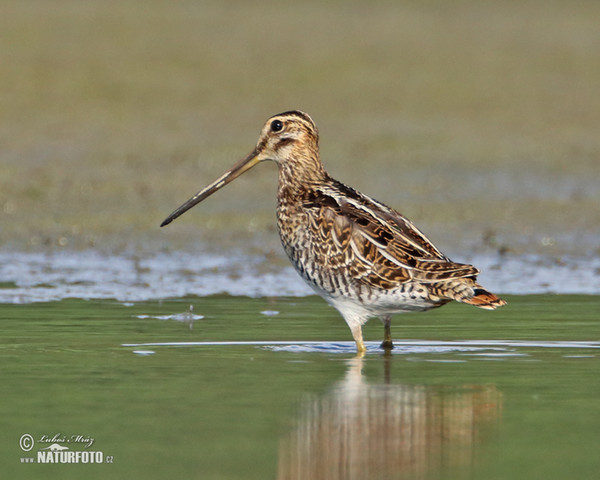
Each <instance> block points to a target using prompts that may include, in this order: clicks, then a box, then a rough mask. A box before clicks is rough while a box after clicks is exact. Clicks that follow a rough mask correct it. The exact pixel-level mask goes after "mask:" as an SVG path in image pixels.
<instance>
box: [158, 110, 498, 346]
mask: <svg viewBox="0 0 600 480" xmlns="http://www.w3.org/2000/svg"><path fill="white" fill-rule="evenodd" d="M265 160H271V161H273V162H275V163H276V164H277V165H278V167H279V185H278V191H277V226H278V229H279V236H280V237H281V243H282V244H283V248H284V250H285V252H286V253H287V255H288V257H289V258H290V260H291V262H292V264H293V265H294V267H295V268H296V270H297V271H298V273H299V274H300V276H301V277H302V278H303V279H304V280H305V281H306V282H307V283H308V284H309V285H310V286H311V287H312V288H313V289H314V290H315V291H316V292H317V293H318V294H319V295H321V296H322V297H323V298H324V299H325V300H326V301H327V302H328V303H329V304H330V305H332V306H333V307H335V308H336V309H337V310H338V311H339V312H340V313H341V314H342V316H343V317H344V320H345V321H346V323H347V324H348V326H349V327H350V330H351V331H352V336H353V337H354V341H355V342H356V348H357V351H358V353H359V354H362V353H364V352H365V350H366V349H365V345H364V342H363V336H362V325H363V324H364V323H365V322H366V321H367V320H368V319H369V318H370V317H379V318H380V319H381V321H382V322H383V325H384V327H385V332H384V340H383V343H382V344H381V347H382V348H384V349H391V348H393V343H392V335H391V330H390V323H391V315H392V314H395V313H402V312H414V311H423V310H429V309H431V308H435V307H440V306H442V305H444V304H446V303H448V302H450V301H451V300H456V301H458V302H462V303H468V304H470V305H474V306H476V307H480V308H484V309H487V310H494V309H496V308H497V307H501V306H502V305H505V304H506V302H505V301H504V300H502V299H500V298H498V297H497V296H496V295H494V294H493V293H490V292H488V291H487V290H485V289H484V288H483V287H482V286H481V285H479V283H477V280H476V279H477V274H478V273H479V270H477V268H475V267H474V266H472V265H467V264H463V263H455V262H453V261H452V260H450V259H449V258H448V257H446V256H445V255H443V254H442V253H441V252H440V251H439V250H438V249H437V248H436V247H435V246H434V245H433V244H432V243H431V242H430V241H429V239H428V238H427V237H426V236H425V235H424V234H423V233H421V232H420V231H419V230H418V229H417V227H415V226H414V225H413V224H412V222H410V220H408V219H407V218H405V217H404V216H402V215H401V214H400V213H398V212H396V211H395V210H393V209H391V208H389V207H387V206H386V205H384V204H382V203H379V202H378V201H376V200H374V199H372V198H370V197H368V196H366V195H364V194H362V193H360V192H357V191H356V190H354V189H352V188H350V187H348V186H346V185H344V184H343V183H341V182H338V181H337V180H334V179H333V178H331V177H330V176H329V174H328V173H327V172H326V171H325V169H324V168H323V165H322V164H321V159H320V155H319V134H318V131H317V127H316V125H315V123H314V122H313V120H312V119H311V118H310V116H309V115H307V114H306V113H304V112H300V111H289V112H284V113H280V114H279V115H275V116H273V117H271V118H269V119H268V120H267V122H266V123H265V125H264V126H263V128H262V131H261V133H260V137H259V139H258V143H257V144H256V147H254V150H252V152H251V153H250V154H249V155H248V156H247V157H245V158H243V159H242V160H240V161H239V162H238V163H236V164H235V165H234V166H233V167H231V169H229V170H228V171H227V172H225V173H224V174H223V175H221V176H220V177H219V178H217V179H216V180H215V181H214V182H212V183H211V184H210V185H208V186H207V187H205V188H204V189H202V190H201V191H199V192H198V193H197V194H196V195H194V196H193V197H192V198H190V199H189V200H188V201H187V202H185V203H184V204H183V205H181V206H180V207H179V208H178V209H177V210H175V211H174V212H173V213H172V214H171V215H169V216H168V217H167V218H166V219H165V221H164V222H163V223H162V224H161V227H163V226H165V225H167V224H169V223H171V222H172V221H173V220H174V219H176V218H177V217H179V216H180V215H181V214H183V213H184V212H186V211H187V210H189V209H190V208H192V207H193V206H194V205H196V204H198V203H200V202H201V201H202V200H204V199H206V198H207V197H209V196H210V195H212V194H213V193H215V192H216V191H217V190H219V189H220V188H221V187H224V186H225V185H227V184H228V183H229V182H231V181H232V180H234V179H235V178H237V177H238V176H240V175H241V174H243V173H244V172H246V171H247V170H249V169H250V168H252V167H253V166H254V165H256V164H258V163H260V162H263V161H265Z"/></svg>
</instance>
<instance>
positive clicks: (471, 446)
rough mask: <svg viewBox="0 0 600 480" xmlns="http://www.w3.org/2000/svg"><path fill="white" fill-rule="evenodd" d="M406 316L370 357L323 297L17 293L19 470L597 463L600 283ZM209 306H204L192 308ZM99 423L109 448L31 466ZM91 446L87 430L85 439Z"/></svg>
mask: <svg viewBox="0 0 600 480" xmlns="http://www.w3.org/2000/svg"><path fill="white" fill-rule="evenodd" d="M507 299H508V301H509V305H508V306H507V307H506V308H503V309H501V310H498V311H496V312H484V311H479V310H476V309H473V308H469V307H467V306H464V305H448V306H446V307H444V308H443V309H439V310H437V311H432V312H428V313H423V314H414V315H404V316H397V317H395V319H394V323H393V330H392V331H393V335H394V338H396V339H397V340H398V342H397V343H398V345H397V348H396V349H395V350H394V352H393V354H392V355H384V354H383V353H382V352H381V350H379V349H378V348H377V344H378V343H379V342H380V340H381V336H382V333H383V328H382V326H381V325H380V324H379V323H378V322H376V321H371V322H370V323H369V324H367V326H366V328H365V337H366V340H367V342H368V345H369V350H368V352H367V354H366V355H365V357H364V358H362V359H358V358H356V357H355V355H354V352H353V350H352V348H351V342H350V340H351V337H350V333H349V331H348V329H347V327H346V326H345V325H344V323H343V320H342V319H341V318H340V317H339V315H338V314H337V313H336V312H335V311H334V310H333V309H331V308H330V307H328V306H327V305H326V304H325V303H324V302H323V301H322V300H321V299H320V298H318V297H314V296H309V297H303V298H297V297H279V298H275V297H273V298H254V299H253V298H249V297H231V296H209V297H187V298H183V299H178V300H167V301H145V302H135V303H128V304H127V305H124V304H123V303H119V302H115V301H111V300H89V301H86V300H63V301H59V302H50V303H32V304H26V305H14V304H13V305H11V304H6V305H3V306H2V308H1V309H0V320H1V322H2V326H3V337H2V343H1V344H0V357H1V358H0V362H1V364H2V366H3V367H2V382H3V391H4V395H3V400H2V402H0V423H1V425H0V427H1V431H2V432H3V435H2V436H1V440H0V451H2V452H3V453H2V457H3V462H2V463H3V471H4V472H6V474H7V476H8V477H10V478H33V477H39V476H43V477H44V478H81V476H83V475H85V476H86V477H87V478H106V476H107V475H109V476H110V477H111V478H131V476H135V477H136V478H164V477H165V476H177V477H179V478H202V479H247V478H250V479H252V478H256V479H259V478H260V479H264V478H281V479H283V478H285V479H288V478H295V479H301V478H302V479H303V478H313V479H314V478H340V479H342V478H345V479H347V478H357V479H358V478H423V479H426V478H465V477H466V478H485V479H495V478H498V479H505V478H521V479H529V478H531V479H534V478H536V479H537V478H593V476H594V475H595V474H596V473H597V471H598V468H599V467H600V462H599V460H598V457H597V445H598V443H597V432H598V431H599V429H600V407H599V404H598V402H597V398H598V395H599V394H600V382H599V381H598V378H599V376H598V374H599V373H600V362H599V359H600V355H599V354H600V350H599V349H598V347H599V346H600V343H599V339H600V325H599V322H598V313H599V312H600V300H599V298H598V297H596V296H585V295H583V296H581V295H580V296H575V295H571V296H567V295H557V296H550V295H530V296H521V297H518V296H508V298H507ZM190 305H192V306H193V311H191V312H190ZM25 433H29V434H31V435H32V436H33V437H34V439H35V440H36V445H35V446H34V449H33V452H34V453H35V452H37V451H38V449H41V448H43V447H47V446H48V444H47V443H43V442H40V441H39V440H40V438H41V436H43V435H48V436H50V435H54V434H63V435H72V434H80V435H83V436H85V435H87V436H90V437H93V438H94V440H95V443H94V445H93V448H95V449H98V450H101V451H103V452H104V454H105V455H110V456H112V457H113V458H114V463H113V464H103V465H41V464H22V463H21V461H20V459H21V458H23V457H26V456H27V455H26V454H25V453H24V452H23V451H21V449H20V448H19V438H20V437H21V436H22V435H23V434H25ZM69 447H70V448H71V449H72V450H76V449H83V448H84V447H83V446H81V445H69Z"/></svg>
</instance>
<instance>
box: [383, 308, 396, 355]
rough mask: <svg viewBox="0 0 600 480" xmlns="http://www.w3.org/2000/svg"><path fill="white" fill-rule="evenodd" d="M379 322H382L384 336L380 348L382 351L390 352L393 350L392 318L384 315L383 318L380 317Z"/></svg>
mask: <svg viewBox="0 0 600 480" xmlns="http://www.w3.org/2000/svg"><path fill="white" fill-rule="evenodd" d="M381 321H382V322H383V327H384V334H383V342H381V348H383V349H384V350H391V349H392V348H394V342H393V341H392V328H391V325H392V316H391V315H386V316H385V317H381Z"/></svg>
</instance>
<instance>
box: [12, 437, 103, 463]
mask: <svg viewBox="0 0 600 480" xmlns="http://www.w3.org/2000/svg"><path fill="white" fill-rule="evenodd" d="M94 443H95V439H94V438H93V437H90V436H89V435H63V434H60V433H57V434H55V435H40V436H39V437H38V440H37V442H36V440H35V438H34V436H33V435H31V434H29V433H25V434H23V435H21V438H19V447H21V450H23V452H31V451H32V450H33V449H34V446H35V445H36V444H38V449H37V452H36V455H35V456H33V457H22V458H21V463H59V464H81V463H83V464H86V463H88V464H92V463H113V461H114V458H113V456H112V455H105V454H104V452H102V451H100V450H89V448H90V447H91V446H92V445H93V444H94ZM45 445H46V446H45ZM73 447H79V448H80V449H79V450H78V449H72V448H73ZM81 447H83V450H81Z"/></svg>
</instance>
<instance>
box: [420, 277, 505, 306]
mask: <svg viewBox="0 0 600 480" xmlns="http://www.w3.org/2000/svg"><path fill="white" fill-rule="evenodd" d="M429 291H430V292H431V293H432V294H434V295H436V296H438V297H439V298H441V299H444V298H445V299H448V300H456V301H457V302H461V303H466V304H469V305H473V306H475V307H479V308H483V309H485V310H495V309H496V308H498V307H502V306H504V305H506V301H505V300H502V299H501V298H500V297H498V296H496V295H494V294H493V293H491V292H488V291H487V290H486V289H485V288H483V287H482V286H481V285H479V284H478V283H476V282H475V281H474V280H473V279H456V280H453V281H449V282H440V283H438V284H434V285H430V286H429Z"/></svg>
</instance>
